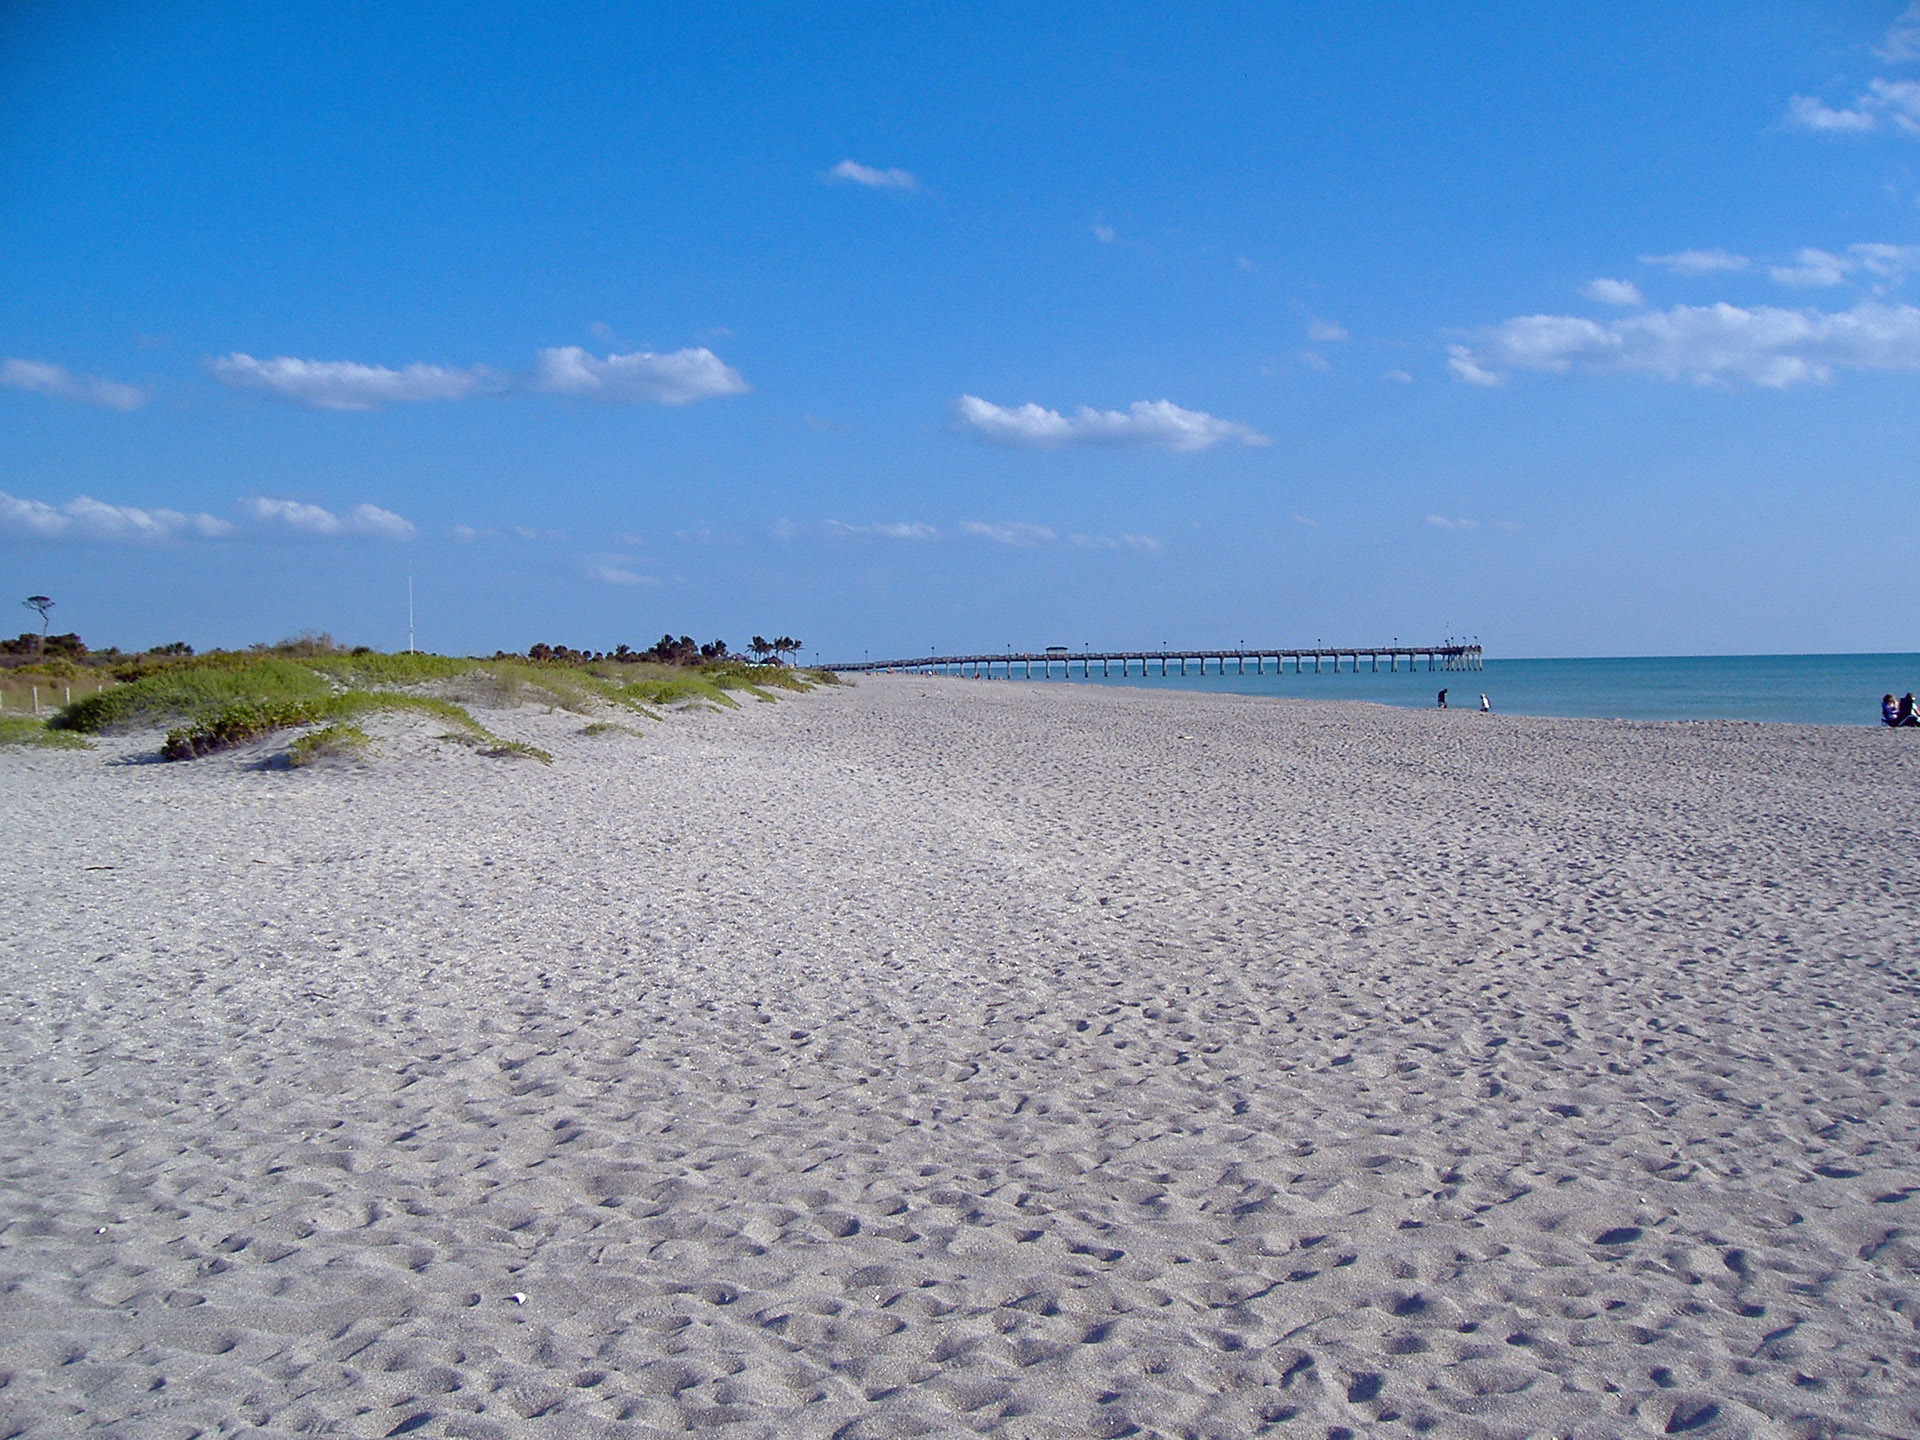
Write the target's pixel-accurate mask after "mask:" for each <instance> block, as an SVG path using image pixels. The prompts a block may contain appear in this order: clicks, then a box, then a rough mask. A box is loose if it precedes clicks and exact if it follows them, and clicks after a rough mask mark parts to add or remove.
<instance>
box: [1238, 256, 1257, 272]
mask: <svg viewBox="0 0 1920 1440" xmlns="http://www.w3.org/2000/svg"><path fill="white" fill-rule="evenodd" d="M1233 268H1234V269H1236V270H1238V271H1239V272H1240V273H1241V274H1242V275H1258V274H1259V273H1260V267H1259V266H1258V265H1256V264H1254V263H1253V261H1251V260H1249V259H1248V258H1247V257H1246V256H1244V255H1236V256H1234V257H1233Z"/></svg>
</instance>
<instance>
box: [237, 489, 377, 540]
mask: <svg viewBox="0 0 1920 1440" xmlns="http://www.w3.org/2000/svg"><path fill="white" fill-rule="evenodd" d="M240 510H241V513H242V514H244V515H246V516H247V518H249V519H250V520H253V521H254V522H255V523H256V524H259V525H264V526H267V527H269V528H271V529H275V530H285V531H291V532H292V533H294V534H296V535H311V536H315V537H319V538H325V539H336V538H346V537H350V536H354V537H360V538H363V539H369V540H410V539H412V538H413V526H412V525H411V524H410V523H408V522H407V521H405V520H403V519H401V518H400V517H399V516H398V515H396V514H394V513H393V512H392V511H391V510H382V509H381V508H380V507H379V506H378V505H356V506H354V507H353V508H352V509H351V510H348V511H345V512H344V513H341V514H335V513H334V512H333V511H331V510H327V509H323V508H322V507H321V506H318V505H309V504H307V503H305V502H304V501H300V500H274V499H270V498H268V497H267V496H264V495H255V496H251V497H249V498H248V499H245V500H242V501H241V502H240Z"/></svg>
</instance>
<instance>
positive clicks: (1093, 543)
mask: <svg viewBox="0 0 1920 1440" xmlns="http://www.w3.org/2000/svg"><path fill="white" fill-rule="evenodd" d="M1039 528H1042V529H1044V528H1045V527H1044V526H1042V527H1039ZM1066 540H1067V544H1069V545H1071V546H1073V547H1074V548H1075V549H1076V550H1144V551H1147V552H1148V553H1149V554H1155V553H1158V552H1159V551H1161V550H1163V549H1165V548H1166V547H1165V546H1163V545H1162V544H1161V543H1160V541H1159V539H1158V538H1157V537H1155V536H1152V535H1082V534H1080V533H1079V532H1077V531H1074V532H1070V533H1069V534H1068V535H1067V537H1066Z"/></svg>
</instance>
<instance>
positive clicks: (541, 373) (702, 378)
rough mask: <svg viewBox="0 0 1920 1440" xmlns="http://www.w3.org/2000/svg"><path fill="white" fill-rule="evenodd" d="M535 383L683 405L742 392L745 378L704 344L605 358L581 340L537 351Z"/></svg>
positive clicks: (549, 390) (594, 395)
mask: <svg viewBox="0 0 1920 1440" xmlns="http://www.w3.org/2000/svg"><path fill="white" fill-rule="evenodd" d="M533 388H534V389H536V390H539V391H542V392H544V393H546V394H549V395H577V396H581V397H583V398H586V399H592V400H607V401H628V402H632V401H646V402H649V403H651V404H655V405H685V404H687V403H688V402H690V401H693V400H706V399H710V398H712V397H713V396H716V395H739V394H743V393H744V392H745V391H746V389H747V382H746V381H745V380H743V379H741V378H740V372H739V371H738V370H735V369H734V368H733V367H732V366H730V365H727V364H725V363H723V362H722V361H721V359H720V357H719V356H718V355H716V354H714V353H713V351H711V350H709V349H707V348H706V347H705V346H704V345H702V346H699V347H697V348H695V349H691V350H675V351H673V352H672V353H671V354H667V355H656V354H654V353H653V352H652V351H651V350H637V351H634V352H633V353H632V354H629V355H609V356H607V358H606V359H604V360H601V359H599V358H597V357H596V356H593V355H589V354H588V353H587V352H586V351H585V350H582V349H581V348H580V347H579V346H578V345H562V346H559V347H557V348H555V349H551V350H542V351H541V352H540V353H539V354H538V355H537V356H535V357H534V376H533Z"/></svg>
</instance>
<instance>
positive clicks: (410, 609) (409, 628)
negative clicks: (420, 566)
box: [407, 555, 413, 655]
mask: <svg viewBox="0 0 1920 1440" xmlns="http://www.w3.org/2000/svg"><path fill="white" fill-rule="evenodd" d="M407 654H409V655H411V654H413V557H412V556H411V555H409V556H408V557H407Z"/></svg>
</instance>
